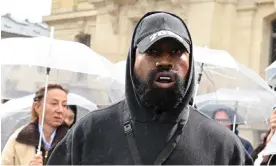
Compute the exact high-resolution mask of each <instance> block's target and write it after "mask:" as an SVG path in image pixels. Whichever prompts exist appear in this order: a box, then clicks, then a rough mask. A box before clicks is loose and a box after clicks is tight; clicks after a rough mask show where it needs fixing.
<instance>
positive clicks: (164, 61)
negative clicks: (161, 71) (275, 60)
mask: <svg viewBox="0 0 276 166" xmlns="http://www.w3.org/2000/svg"><path fill="white" fill-rule="evenodd" d="M156 67H157V68H168V69H172V68H173V67H174V65H173V63H172V60H171V57H170V54H168V53H163V54H162V55H161V56H160V59H159V61H158V62H156Z"/></svg>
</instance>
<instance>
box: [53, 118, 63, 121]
mask: <svg viewBox="0 0 276 166" xmlns="http://www.w3.org/2000/svg"><path fill="white" fill-rule="evenodd" d="M54 119H55V120H59V121H60V120H62V118H61V117H54Z"/></svg>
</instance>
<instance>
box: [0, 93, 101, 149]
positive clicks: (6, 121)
mask: <svg viewBox="0 0 276 166" xmlns="http://www.w3.org/2000/svg"><path fill="white" fill-rule="evenodd" d="M33 98H34V94H31V95H28V96H24V97H21V98H16V99H12V100H10V101H8V102H6V103H4V104H1V107H0V108H1V126H2V127H1V145H2V150H3V147H4V145H5V143H6V142H7V140H8V138H9V137H10V135H11V134H12V133H13V132H14V131H15V130H16V129H18V128H19V127H21V126H23V125H25V124H27V123H29V122H30V119H31V106H32V104H33ZM67 104H68V105H76V106H77V120H79V119H80V118H82V117H83V116H85V115H86V114H87V113H89V112H90V111H94V110H97V109H98V107H97V105H96V104H94V103H93V102H91V101H89V100H88V99H86V98H85V97H83V96H80V95H78V94H74V93H69V94H68V96H67Z"/></svg>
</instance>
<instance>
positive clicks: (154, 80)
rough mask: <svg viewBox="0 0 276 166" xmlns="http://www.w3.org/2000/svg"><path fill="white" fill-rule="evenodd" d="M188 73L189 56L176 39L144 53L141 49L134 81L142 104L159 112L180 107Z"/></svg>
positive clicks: (137, 52)
mask: <svg viewBox="0 0 276 166" xmlns="http://www.w3.org/2000/svg"><path fill="white" fill-rule="evenodd" d="M188 70H189V53H188V52H187V50H186V48H185V47H184V46H183V45H182V44H180V43H179V42H178V41H177V40H175V39H172V38H164V39H161V40H159V41H157V42H156V43H155V44H153V45H152V46H151V47H150V48H149V49H148V50H147V51H146V52H144V53H141V52H139V49H138V48H137V49H136V58H135V64H134V75H135V78H134V80H135V85H136V88H137V93H138V95H139V97H140V99H141V101H142V103H143V104H146V105H147V106H149V107H151V108H153V109H157V110H159V111H166V110H167V109H171V108H174V107H176V106H178V104H179V103H180V102H181V101H182V99H183V98H184V95H185V91H186V89H185V87H184V85H185V81H186V75H187V73H188Z"/></svg>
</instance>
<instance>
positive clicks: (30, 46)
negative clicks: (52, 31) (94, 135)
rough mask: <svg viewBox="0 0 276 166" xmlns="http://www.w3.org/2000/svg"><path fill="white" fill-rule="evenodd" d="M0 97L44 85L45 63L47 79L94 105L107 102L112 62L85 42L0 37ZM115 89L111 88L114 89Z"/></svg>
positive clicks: (8, 97) (116, 89)
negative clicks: (0, 76) (84, 43)
mask: <svg viewBox="0 0 276 166" xmlns="http://www.w3.org/2000/svg"><path fill="white" fill-rule="evenodd" d="M0 50H1V64H2V71H1V74H2V82H1V88H2V91H1V97H2V98H7V99H10V98H18V97H23V96H25V95H29V94H32V93H33V92H34V91H35V90H36V89H37V88H38V87H41V86H42V85H44V80H45V74H46V67H50V68H51V71H50V73H49V82H53V83H59V84H61V85H63V86H65V87H66V88H68V89H69V90H70V91H71V92H73V93H78V94H81V95H83V96H85V97H86V98H88V99H89V100H91V101H93V102H94V103H96V104H97V105H110V104H112V102H111V101H110V97H109V94H111V95H112V94H113V93H117V92H118V91H120V89H118V88H117V87H114V86H111V85H112V83H113V84H114V82H115V83H116V82H117V81H116V80H115V79H114V78H113V75H111V71H112V69H113V63H111V62H110V61H109V60H107V59H106V58H104V57H103V56H100V55H98V54H97V53H95V52H94V51H93V50H91V49H90V48H88V47H86V46H85V45H83V44H81V43H77V42H72V41H63V40H55V39H51V38H47V37H37V38H9V39H3V40H1V41H0ZM114 89H115V90H114Z"/></svg>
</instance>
